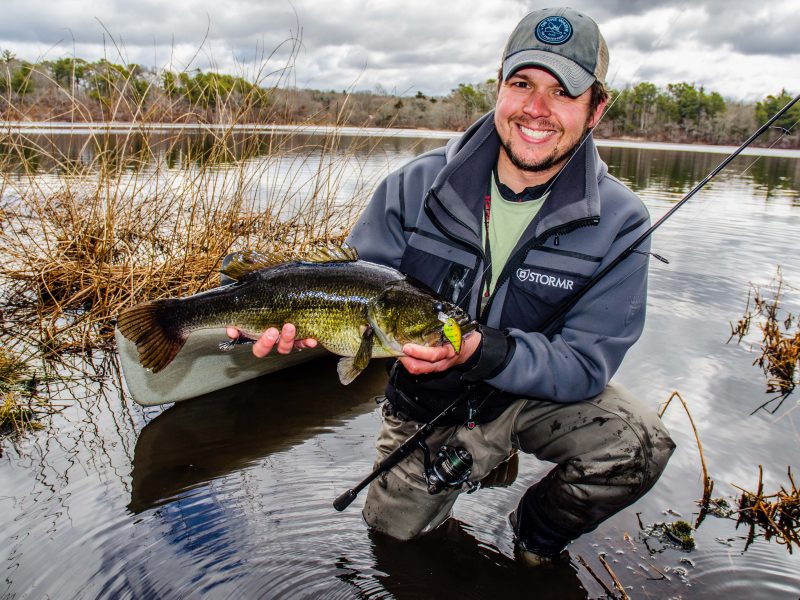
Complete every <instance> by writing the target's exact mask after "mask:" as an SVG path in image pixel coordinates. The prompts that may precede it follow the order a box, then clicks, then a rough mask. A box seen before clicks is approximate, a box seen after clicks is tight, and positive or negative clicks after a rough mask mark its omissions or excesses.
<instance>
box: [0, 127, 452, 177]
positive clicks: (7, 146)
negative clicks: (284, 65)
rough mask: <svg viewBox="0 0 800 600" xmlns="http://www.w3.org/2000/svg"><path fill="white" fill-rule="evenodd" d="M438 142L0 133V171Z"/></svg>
mask: <svg viewBox="0 0 800 600" xmlns="http://www.w3.org/2000/svg"><path fill="white" fill-rule="evenodd" d="M441 144H442V141H441V140H436V139H420V138H411V137H407V136H391V137H386V136H375V137H370V136H342V135H340V134H339V133H336V132H332V133H313V132H312V133H309V132H307V131H305V130H304V129H303V128H298V129H297V130H296V131H294V132H291V133H286V132H277V133H272V132H242V131H225V130H221V131H215V132H203V131H191V130H188V131H166V132H164V131H144V130H141V131H137V130H135V129H134V130H132V131H131V132H128V133H125V134H122V133H112V132H103V131H98V132H96V133H93V134H83V135H52V134H50V135H44V134H37V133H19V132H15V131H6V132H0V171H2V172H4V173H62V174H78V173H83V172H86V171H87V170H92V171H100V172H103V173H109V172H111V173H114V172H120V171H131V172H136V171H139V170H141V169H152V168H153V167H154V166H157V165H161V166H163V167H166V168H168V169H188V168H197V167H209V166H225V165H228V166H233V165H236V164H237V163H240V162H243V161H248V160H252V159H255V158H259V157H274V156H276V155H282V154H301V155H302V154H307V153H314V154H326V153H327V154H337V155H344V156H349V155H361V156H369V155H374V154H375V153H380V152H393V153H397V152H413V153H414V154H419V153H422V152H425V151H427V150H430V149H432V148H436V147H438V146H440V145H441Z"/></svg>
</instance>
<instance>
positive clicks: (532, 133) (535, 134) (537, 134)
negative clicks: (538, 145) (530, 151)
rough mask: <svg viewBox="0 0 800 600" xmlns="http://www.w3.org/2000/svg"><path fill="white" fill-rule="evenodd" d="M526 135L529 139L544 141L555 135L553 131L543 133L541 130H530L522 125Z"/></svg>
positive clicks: (521, 127)
mask: <svg viewBox="0 0 800 600" xmlns="http://www.w3.org/2000/svg"><path fill="white" fill-rule="evenodd" d="M519 128H520V129H521V130H522V133H524V134H525V135H526V136H528V137H529V138H533V139H534V140H543V139H545V138H546V137H549V136H551V135H553V132H552V131H551V130H546V131H542V130H541V129H528V128H527V127H523V126H522V125H520V126H519Z"/></svg>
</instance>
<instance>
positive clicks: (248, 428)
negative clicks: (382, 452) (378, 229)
mask: <svg viewBox="0 0 800 600" xmlns="http://www.w3.org/2000/svg"><path fill="white" fill-rule="evenodd" d="M431 143H433V142H432V141H430V140H429V141H428V142H427V144H431ZM426 147H427V146H426ZM421 149H423V148H422V147H420V146H418V147H416V148H415V149H410V147H404V146H403V145H402V144H399V143H398V142H397V141H396V140H395V141H393V142H392V144H391V146H390V147H388V148H385V149H384V151H383V152H382V153H381V160H384V159H385V158H387V157H388V158H389V160H390V161H392V162H393V164H396V162H397V161H401V160H404V159H406V158H408V157H409V156H411V155H413V153H415V152H417V151H419V150H421ZM601 154H602V155H603V157H604V159H605V160H606V161H607V162H608V163H609V165H610V168H611V171H612V173H614V174H616V175H617V176H618V177H620V178H621V179H623V180H624V181H625V182H626V183H628V184H629V185H631V186H632V187H633V188H634V189H636V191H637V192H638V193H640V194H641V196H642V197H643V199H644V200H645V201H646V203H647V205H648V207H649V208H650V210H651V213H652V214H653V216H654V217H657V216H659V215H661V214H663V213H664V212H665V211H666V210H668V208H669V207H670V206H671V205H672V204H673V203H674V202H675V201H677V200H678V199H679V198H680V197H681V196H682V194H683V193H685V192H686V191H688V189H689V188H690V187H691V185H692V184H693V183H694V182H695V181H698V180H699V179H701V178H702V177H703V176H704V175H705V173H706V172H708V171H709V170H711V169H712V168H713V167H714V166H715V165H716V164H717V163H718V162H719V161H720V160H721V159H722V157H721V156H719V155H714V154H706V153H683V152H678V151H674V150H670V151H665V150H655V149H640V148H630V147H625V148H613V147H604V148H602V149H601ZM754 161H756V157H753V156H748V157H741V158H739V159H737V160H736V161H735V162H734V164H733V165H732V166H731V168H730V169H728V170H726V171H724V172H723V174H722V175H721V176H720V177H719V178H718V179H716V180H715V181H714V183H713V184H711V185H710V186H708V187H707V188H706V189H705V190H704V192H702V193H701V194H700V195H698V196H697V197H696V198H695V199H694V200H692V202H690V203H689V204H687V205H686V206H685V207H684V208H683V209H681V211H680V212H679V213H677V214H676V216H675V217H674V218H673V219H671V220H670V221H669V222H668V223H667V224H666V225H665V226H664V227H663V228H661V229H660V230H659V232H658V233H657V234H656V236H655V238H654V241H653V250H654V251H655V252H658V253H659V254H661V255H663V256H665V257H667V258H668V259H669V260H670V264H669V265H664V264H662V263H660V262H657V261H652V262H651V277H650V293H649V304H648V311H649V312H648V321H647V325H646V329H645V333H644V335H643V337H642V339H641V340H640V341H639V343H638V344H637V345H636V346H635V347H634V349H633V350H632V351H631V352H630V353H629V355H628V356H627V358H626V360H625V362H624V363H623V366H622V368H621V369H620V371H619V373H618V374H617V376H616V379H617V381H620V382H621V383H623V384H624V385H626V386H627V387H628V388H629V389H631V390H632V391H633V392H634V393H635V394H637V395H638V396H639V397H640V398H642V399H643V400H644V401H645V402H646V403H647V404H649V405H650V406H653V407H656V406H658V405H659V404H660V403H662V402H664V401H665V400H666V399H667V397H668V396H669V395H670V393H671V392H672V390H678V391H679V392H680V394H681V395H682V397H683V398H684V399H685V400H686V401H687V403H688V405H689V408H690V410H691V413H692V416H693V418H694V420H695V423H696V425H697V427H698V431H699V435H700V438H701V441H702V443H703V447H704V451H705V458H706V461H707V464H708V468H709V474H710V476H711V477H712V478H713V479H714V481H715V487H714V496H715V497H723V498H726V499H727V500H728V501H729V502H731V503H735V501H736V499H737V497H738V495H739V493H740V492H739V490H738V489H737V488H736V487H734V486H741V487H744V488H746V489H749V490H753V491H754V490H755V487H756V482H757V478H758V466H759V465H763V468H764V481H765V488H766V490H767V491H776V490H777V488H778V486H780V485H784V486H785V485H788V479H787V476H786V470H787V467H790V466H791V467H792V469H793V472H794V473H795V475H796V480H798V479H800V477H798V473H800V409H799V408H798V404H799V403H798V398H800V396H798V395H797V393H795V394H794V395H791V396H789V397H788V398H787V399H786V400H785V401H784V403H783V405H782V406H781V407H780V408H779V409H778V410H776V411H775V413H774V414H771V413H769V412H767V411H764V410H760V411H757V412H756V413H755V414H752V415H751V413H752V412H753V411H754V410H755V409H756V408H757V407H758V406H759V405H761V404H762V403H764V402H765V401H767V400H768V399H769V398H770V396H769V395H767V394H765V392H764V390H765V377H764V375H763V374H762V373H761V371H760V370H759V369H758V367H757V366H753V365H752V363H753V361H754V359H755V358H756V356H757V354H756V353H755V351H754V350H752V349H751V347H750V346H751V344H754V343H755V342H757V337H756V332H755V331H754V332H752V333H751V334H750V335H749V336H748V337H747V338H745V341H744V343H742V344H739V345H737V344H735V343H730V344H726V341H727V339H728V337H729V335H730V325H729V322H731V321H733V322H735V321H736V320H737V319H739V318H740V317H741V315H742V312H743V310H744V307H745V303H746V300H747V295H748V289H749V284H750V283H751V282H752V283H754V284H757V285H759V286H762V289H763V290H768V285H769V282H770V280H771V279H772V278H773V276H774V274H775V270H776V267H777V266H778V265H780V266H781V268H782V272H783V277H784V280H785V282H786V283H787V284H788V285H790V286H791V285H793V286H795V288H796V289H790V288H788V287H787V288H785V291H784V297H783V306H784V307H785V308H786V309H787V310H789V311H792V312H793V313H794V314H797V313H798V312H800V291H798V290H800V258H798V252H797V250H796V248H797V233H796V232H797V231H800V194H799V193H798V189H799V188H800V158H792V157H764V158H760V159H758V160H757V161H756V162H754ZM376 168H377V167H376ZM92 370H93V371H94V372H95V373H96V374H97V376H96V377H86V378H79V379H77V380H75V381H73V382H71V383H70V384H69V385H65V386H64V387H63V388H62V389H61V391H60V392H58V399H59V400H60V401H64V403H66V404H68V408H66V409H65V410H64V411H63V413H61V414H60V415H57V416H55V417H53V418H51V419H49V420H48V421H47V422H46V423H45V425H46V429H45V430H43V431H40V432H35V433H32V434H30V435H28V436H27V437H25V438H24V439H21V440H12V439H10V438H5V439H2V440H0V449H2V458H0V527H1V529H0V531H2V533H0V561H2V562H1V563H0V564H1V565H2V566H0V574H1V575H2V577H1V578H0V597H3V598H44V597H50V598H96V597H99V598H199V597H207V598H486V597H491V596H494V597H498V598H506V597H508V598H511V597H531V596H532V595H534V594H535V595H536V596H537V597H543V598H549V597H552V598H573V597H574V598H585V597H600V596H602V595H603V593H604V592H603V589H602V588H601V586H600V585H599V584H598V583H597V582H596V581H595V579H594V578H593V577H592V576H591V574H590V573H589V571H588V570H587V568H586V567H584V566H582V565H580V564H579V563H578V562H577V558H578V557H582V558H583V559H584V560H585V561H586V563H587V564H588V565H589V567H590V568H591V569H592V570H593V571H594V572H595V573H596V574H597V575H598V576H599V577H600V578H601V579H603V580H604V581H605V583H606V584H607V585H609V586H611V579H610V577H609V576H608V575H607V574H606V572H605V571H604V570H603V567H602V565H601V564H600V562H599V559H598V555H599V554H601V553H604V554H605V557H606V559H607V560H608V561H609V564H610V565H611V567H612V569H613V571H614V572H615V573H616V575H617V576H618V578H619V579H620V580H621V582H622V584H623V585H625V586H626V588H627V591H628V593H629V594H630V595H631V596H632V597H634V598H640V597H656V598H661V597H685V598H718V597H730V598H743V597H762V598H766V597H769V598H791V599H796V598H798V596H800V575H798V573H800V548H795V549H794V553H789V552H788V551H787V548H786V547H785V546H784V545H781V544H780V543H779V541H778V540H776V539H774V538H773V539H771V540H766V539H764V536H763V534H762V532H761V531H760V530H758V529H756V530H755V534H756V536H755V538H754V539H753V540H752V541H750V542H748V533H749V528H747V527H745V526H743V525H740V526H739V527H738V528H737V527H736V523H735V521H733V520H731V519H726V518H720V517H715V516H713V515H710V516H707V517H706V518H705V519H704V520H703V522H702V523H701V524H700V526H699V528H698V530H697V531H696V533H695V540H696V548H695V549H694V550H692V551H685V550H680V549H678V548H676V547H675V546H673V545H671V544H669V543H667V542H665V541H663V540H660V539H657V538H656V537H654V536H648V535H647V533H646V531H645V530H643V529H642V526H644V527H645V528H647V527H648V526H650V525H652V524H654V523H657V522H661V521H675V520H676V519H678V518H682V519H685V520H687V521H690V522H692V523H693V522H694V521H695V519H696V517H697V512H698V507H697V504H696V500H697V499H698V498H700V496H701V495H702V481H701V470H700V460H699V457H698V452H697V447H696V444H695V440H694V435H693V433H692V430H691V427H690V425H689V422H688V419H687V417H686V414H685V413H684V412H683V409H682V408H681V407H680V405H678V404H675V403H673V405H672V406H670V408H669V409H668V411H667V413H666V415H665V422H666V423H667V425H668V427H669V428H670V430H671V432H672V434H673V437H674V439H675V440H676V442H677V444H678V449H677V451H676V453H675V455H674V456H673V458H672V460H671V462H670V464H669V465H668V467H667V470H666V472H665V474H664V476H663V477H662V478H661V480H660V481H659V482H658V483H657V485H656V486H655V488H653V490H652V491H651V492H650V493H649V494H648V495H647V496H645V497H644V498H643V499H641V500H640V501H639V502H637V503H636V504H634V505H633V506H631V507H630V508H628V509H626V510H625V511H623V512H622V513H620V514H619V515H617V516H615V517H614V518H612V519H611V520H609V521H608V522H606V523H604V524H603V525H602V526H601V527H600V528H599V529H598V530H597V531H595V532H594V533H592V534H589V535H586V536H584V537H583V538H581V539H580V540H578V541H577V542H575V543H574V544H573V545H572V546H571V547H570V553H571V555H572V557H573V559H574V566H573V567H569V568H564V569H560V570H555V571H546V572H531V571H528V570H525V569H522V568H520V567H519V566H518V565H517V563H516V562H515V561H514V559H513V547H512V541H511V532H510V527H509V525H508V523H507V521H506V515H507V514H508V513H509V512H510V511H511V510H513V508H514V507H515V506H516V503H517V501H518V499H519V497H520V495H521V494H522V493H523V491H524V490H525V489H526V487H527V486H528V485H530V484H531V483H532V482H534V481H536V480H537V479H538V478H539V477H541V476H542V475H543V474H544V473H545V472H547V470H549V466H548V465H547V464H543V463H540V462H538V461H536V460H534V459H532V458H530V457H523V458H522V460H521V465H520V475H519V477H518V479H517V481H516V482H515V483H514V484H513V485H512V486H511V487H510V488H505V489H489V490H480V491H478V492H477V493H475V494H471V495H465V496H463V497H462V498H461V499H459V501H458V503H457V504H456V509H455V515H454V517H455V518H454V519H453V520H452V521H451V522H449V523H448V525H447V526H446V527H444V528H442V529H441V530H439V531H437V532H435V533H434V534H433V535H431V536H429V537H428V538H426V539H424V540H420V541H418V542H412V543H397V542H394V541H392V540H388V539H385V538H382V537H381V536H375V535H371V534H370V533H369V532H368V531H367V529H366V527H365V525H364V523H363V521H362V520H361V517H360V508H361V506H363V496H364V494H362V495H361V496H360V497H359V498H358V499H357V500H356V501H355V503H354V504H353V505H352V506H351V507H350V508H349V509H347V510H346V511H344V512H342V513H339V512H336V511H335V510H334V509H333V508H332V505H331V503H332V501H333V499H334V498H335V497H336V496H338V495H339V494H340V493H341V492H343V491H344V490H345V489H347V488H348V487H352V486H353V485H354V484H355V483H357V482H358V481H359V480H360V479H361V478H362V477H364V476H365V475H366V474H367V473H368V472H369V470H370V468H371V464H372V460H373V438H374V435H375V432H376V431H377V427H378V424H379V414H378V409H377V406H376V404H375V401H374V397H375V396H377V395H379V394H380V393H381V392H382V389H383V385H384V382H385V371H384V364H383V362H381V361H376V363H375V364H373V365H371V367H370V368H369V370H368V371H367V372H366V373H365V374H363V375H362V376H360V377H359V378H358V379H356V381H355V382H354V383H353V384H352V385H350V386H348V387H343V386H341V385H340V384H339V382H338V379H337V376H336V368H335V359H332V358H324V359H320V360H318V361H314V362H312V363H307V364H303V365H300V366H298V367H295V368H293V369H291V370H287V371H285V372H282V373H278V374H274V375H270V376H266V377H264V378H262V379H259V380H255V381H252V382H248V383H245V384H242V385H240V386H237V387H235V388H230V389H228V390H225V391H223V392H220V393H217V394H215V395H213V396H208V397H204V398H200V399H196V400H192V401H188V402H184V403H179V404H177V405H174V406H172V407H163V408H162V407H159V408H148V409H144V408H142V407H139V406H138V405H136V404H134V403H133V402H132V401H131V400H130V398H129V397H128V396H127V394H126V393H125V392H124V387H123V384H122V383H121V382H120V379H119V374H118V371H117V368H116V364H115V359H114V357H113V356H105V357H104V356H97V357H96V358H95V361H94V365H93V367H92ZM770 407H771V408H774V407H775V404H774V403H773V404H771V405H770Z"/></svg>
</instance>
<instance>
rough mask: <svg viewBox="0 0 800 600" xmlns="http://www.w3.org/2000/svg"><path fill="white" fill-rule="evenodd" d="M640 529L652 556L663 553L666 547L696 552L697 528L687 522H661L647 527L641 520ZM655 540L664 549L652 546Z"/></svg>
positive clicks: (680, 520)
mask: <svg viewBox="0 0 800 600" xmlns="http://www.w3.org/2000/svg"><path fill="white" fill-rule="evenodd" d="M637 516H638V514H637ZM639 527H640V528H641V530H642V533H641V535H642V537H643V540H644V545H645V546H646V547H647V549H648V550H649V552H650V554H657V553H659V552H663V550H664V547H677V548H679V549H681V550H685V551H687V552H688V551H690V550H694V547H695V541H694V531H695V529H696V528H695V527H692V526H691V525H690V524H689V523H688V522H687V521H684V520H682V519H679V520H677V521H674V522H672V523H668V522H659V523H653V524H652V525H650V526H649V527H645V526H644V525H643V524H642V522H641V520H640V521H639ZM653 539H655V540H656V541H658V542H660V543H661V544H662V547H661V548H658V547H653V546H651V545H650V542H651V541H652V540H653Z"/></svg>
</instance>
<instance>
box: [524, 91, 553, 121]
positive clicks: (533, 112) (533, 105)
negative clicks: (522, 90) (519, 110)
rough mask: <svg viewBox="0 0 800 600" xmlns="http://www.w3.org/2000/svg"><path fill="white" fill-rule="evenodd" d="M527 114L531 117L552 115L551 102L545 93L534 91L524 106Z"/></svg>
mask: <svg viewBox="0 0 800 600" xmlns="http://www.w3.org/2000/svg"><path fill="white" fill-rule="evenodd" d="M523 111H524V112H525V114H527V115H529V116H531V117H544V116H547V115H549V114H550V101H549V98H548V97H547V94H545V93H544V92H539V91H533V92H531V94H530V96H529V97H528V99H527V100H526V102H525V105H524V106H523Z"/></svg>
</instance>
